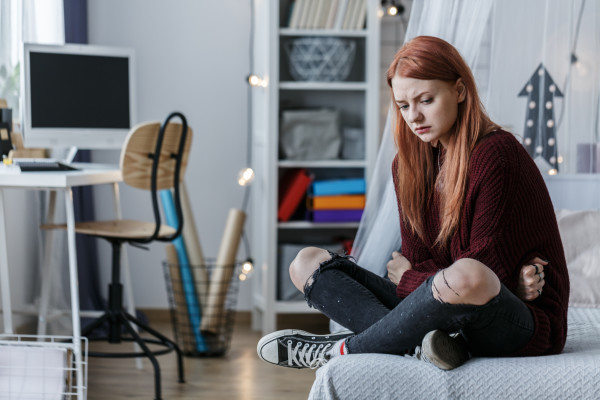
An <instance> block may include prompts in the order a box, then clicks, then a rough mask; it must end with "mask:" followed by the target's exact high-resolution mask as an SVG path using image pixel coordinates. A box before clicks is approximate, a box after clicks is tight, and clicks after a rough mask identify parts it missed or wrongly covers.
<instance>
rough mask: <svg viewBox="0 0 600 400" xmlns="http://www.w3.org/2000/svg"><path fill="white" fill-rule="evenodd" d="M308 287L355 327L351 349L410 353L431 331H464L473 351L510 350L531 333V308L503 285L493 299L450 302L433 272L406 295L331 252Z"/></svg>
mask: <svg viewBox="0 0 600 400" xmlns="http://www.w3.org/2000/svg"><path fill="white" fill-rule="evenodd" d="M331 256H332V257H331V259H329V260H328V261H325V262H324V263H322V264H321V266H320V267H319V268H318V269H317V270H316V271H315V272H314V274H313V275H312V279H309V281H308V282H307V284H306V286H305V288H304V297H305V299H306V301H307V302H308V305H309V306H311V307H313V308H316V309H318V310H319V311H321V312H322V313H323V314H325V315H326V316H328V317H329V318H331V319H332V320H334V321H335V322H337V323H339V324H340V325H342V326H344V327H346V328H348V329H350V330H351V331H352V332H354V335H352V336H350V337H348V339H347V340H346V346H347V348H348V352H349V353H388V354H405V353H406V352H407V351H410V350H411V349H413V348H415V347H416V346H419V345H421V342H422V340H423V337H424V336H425V335H426V334H427V332H429V331H432V330H434V329H441V330H443V331H446V332H448V333H460V334H462V336H463V337H464V339H465V341H466V342H467V345H468V348H469V352H470V353H471V355H473V356H506V355H510V354H511V353H513V352H515V351H517V350H519V349H521V348H522V347H523V346H525V344H527V342H528V341H529V340H530V339H531V337H532V335H533V331H534V326H535V325H534V320H533V316H532V314H531V312H530V311H529V309H528V308H527V306H526V305H525V303H523V301H521V300H520V299H519V298H517V297H516V296H515V295H514V294H513V293H512V292H510V291H509V290H508V289H507V288H506V287H505V286H504V285H502V287H501V289H500V293H499V294H498V295H497V296H496V297H494V298H493V299H492V300H490V301H489V302H488V303H486V304H484V305H481V306H478V305H469V304H448V303H444V302H441V301H439V300H436V299H435V298H434V297H433V293H432V290H431V285H432V281H433V276H431V277H429V278H428V279H427V280H426V281H425V282H423V284H421V286H419V287H418V288H417V289H416V290H415V291H414V292H412V293H411V294H410V295H409V296H407V297H406V298H405V299H400V298H398V297H397V296H396V285H395V284H394V283H392V282H391V281H390V280H389V279H387V278H383V277H381V276H378V275H376V274H374V273H372V272H370V271H368V270H365V269H364V268H361V267H359V266H358V265H356V264H355V263H354V262H353V261H352V260H351V259H350V258H349V257H347V256H340V255H337V254H333V253H332V254H331Z"/></svg>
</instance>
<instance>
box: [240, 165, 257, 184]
mask: <svg viewBox="0 0 600 400" xmlns="http://www.w3.org/2000/svg"><path fill="white" fill-rule="evenodd" d="M253 180H254V170H253V169H252V168H250V167H247V168H244V169H243V170H241V171H240V173H239V175H238V183H239V185H240V186H247V185H249V184H251V183H252V181H253Z"/></svg>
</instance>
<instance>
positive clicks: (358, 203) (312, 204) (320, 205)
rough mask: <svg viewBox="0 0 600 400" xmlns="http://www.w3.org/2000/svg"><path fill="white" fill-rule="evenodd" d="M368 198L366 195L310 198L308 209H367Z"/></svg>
mask: <svg viewBox="0 0 600 400" xmlns="http://www.w3.org/2000/svg"><path fill="white" fill-rule="evenodd" d="M365 202H366V196H365V195H364V194H343V195H339V196H310V197H309V198H308V202H307V203H308V209H310V210H350V209H361V208H365Z"/></svg>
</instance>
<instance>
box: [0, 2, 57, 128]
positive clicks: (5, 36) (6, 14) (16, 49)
mask: <svg viewBox="0 0 600 400" xmlns="http://www.w3.org/2000/svg"><path fill="white" fill-rule="evenodd" d="M64 37H65V29H64V20H63V0H0V98H4V99H6V100H7V103H8V106H9V107H10V108H12V109H13V118H15V119H16V120H18V119H19V118H20V112H19V110H20V104H19V91H20V89H19V87H20V81H19V79H20V76H19V74H20V67H19V66H20V59H21V57H22V51H21V45H22V43H23V42H34V43H48V44H54V43H56V44H62V43H64V40H65V39H64Z"/></svg>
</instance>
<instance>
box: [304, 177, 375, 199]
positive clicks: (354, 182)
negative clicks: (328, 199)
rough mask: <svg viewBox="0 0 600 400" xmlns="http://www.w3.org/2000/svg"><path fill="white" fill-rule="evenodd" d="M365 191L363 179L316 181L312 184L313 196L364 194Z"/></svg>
mask: <svg viewBox="0 0 600 400" xmlns="http://www.w3.org/2000/svg"><path fill="white" fill-rule="evenodd" d="M365 190H366V184H365V180H364V179H363V178H354V179H335V180H326V181H314V182H313V184H312V195H313V196H331V195H338V194H364V193H365Z"/></svg>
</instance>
